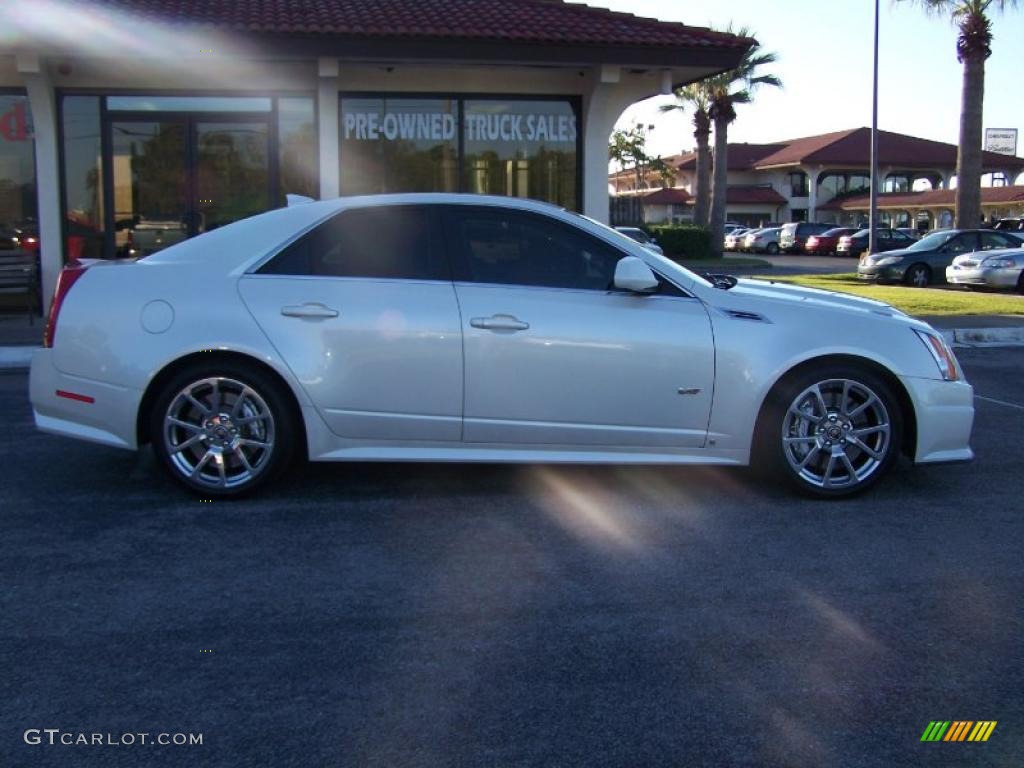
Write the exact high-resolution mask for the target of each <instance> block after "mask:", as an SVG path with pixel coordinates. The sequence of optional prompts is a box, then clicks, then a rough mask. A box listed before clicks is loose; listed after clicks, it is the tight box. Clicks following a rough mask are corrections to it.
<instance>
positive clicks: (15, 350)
mask: <svg viewBox="0 0 1024 768" xmlns="http://www.w3.org/2000/svg"><path fill="white" fill-rule="evenodd" d="M37 349H42V347H0V370H4V369H7V368H28V367H29V365H31V364H32V355H34V354H35V351H36V350H37Z"/></svg>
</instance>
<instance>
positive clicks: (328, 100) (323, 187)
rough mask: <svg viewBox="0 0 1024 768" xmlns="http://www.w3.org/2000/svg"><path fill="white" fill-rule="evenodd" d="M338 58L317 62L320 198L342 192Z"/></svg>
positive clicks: (327, 198) (329, 197) (325, 198)
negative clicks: (339, 158) (339, 146)
mask: <svg viewBox="0 0 1024 768" xmlns="http://www.w3.org/2000/svg"><path fill="white" fill-rule="evenodd" d="M338 71H339V70H338V60H337V59H332V58H330V57H326V56H325V57H321V58H320V59H319V60H318V61H317V89H316V109H317V134H318V137H319V145H320V199H321V200H330V199H332V198H335V197H338V196H339V195H340V194H341V184H340V175H341V167H340V165H339V163H338V144H339V141H340V136H339V134H338V110H339V104H338Z"/></svg>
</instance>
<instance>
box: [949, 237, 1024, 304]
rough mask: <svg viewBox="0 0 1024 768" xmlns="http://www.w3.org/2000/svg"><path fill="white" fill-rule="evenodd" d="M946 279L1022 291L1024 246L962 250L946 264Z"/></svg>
mask: <svg viewBox="0 0 1024 768" xmlns="http://www.w3.org/2000/svg"><path fill="white" fill-rule="evenodd" d="M1013 234H1024V232H1015V233H1013ZM946 282H947V283H950V284H951V285H962V286H964V287H965V288H991V289H995V290H999V289H1002V290H1006V289H1009V290H1015V291H1017V293H1024V247H1021V248H999V249H995V250H991V251H974V252H973V253H963V254H961V255H959V256H957V257H956V258H955V259H953V263H952V264H950V265H949V266H948V267H946Z"/></svg>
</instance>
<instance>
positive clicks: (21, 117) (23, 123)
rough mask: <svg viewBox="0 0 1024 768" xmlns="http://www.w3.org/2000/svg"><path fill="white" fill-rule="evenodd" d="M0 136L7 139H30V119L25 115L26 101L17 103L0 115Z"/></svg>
mask: <svg viewBox="0 0 1024 768" xmlns="http://www.w3.org/2000/svg"><path fill="white" fill-rule="evenodd" d="M0 136H3V137H4V138H5V139H6V140H7V141H25V140H26V139H28V120H27V119H26V115H25V102H23V101H20V102H18V103H16V104H15V105H14V106H13V107H11V108H10V109H9V110H7V111H6V112H4V113H3V114H2V115H0Z"/></svg>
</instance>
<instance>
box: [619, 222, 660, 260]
mask: <svg viewBox="0 0 1024 768" xmlns="http://www.w3.org/2000/svg"><path fill="white" fill-rule="evenodd" d="M615 229H616V231H618V232H621V233H622V234H624V235H625V236H626V237H628V238H629V239H630V240H636V241H637V242H638V243H640V245H642V246H643V247H644V248H646V249H647V250H648V251H651V252H652V253H656V254H658V255H659V256H664V255H665V252H664V251H663V250H662V249H661V246H660V245H658V241H657V240H655V239H654V238H653V237H651V236H650V235H648V234H647V233H646V232H644V231H643V230H642V229H640V227H616V228H615Z"/></svg>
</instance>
